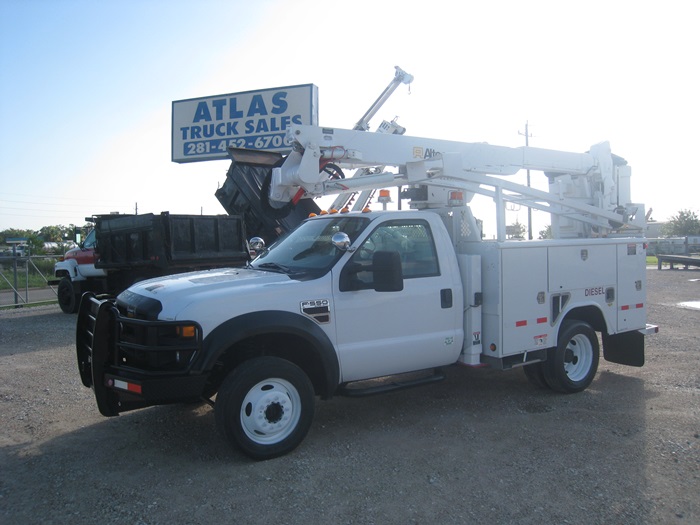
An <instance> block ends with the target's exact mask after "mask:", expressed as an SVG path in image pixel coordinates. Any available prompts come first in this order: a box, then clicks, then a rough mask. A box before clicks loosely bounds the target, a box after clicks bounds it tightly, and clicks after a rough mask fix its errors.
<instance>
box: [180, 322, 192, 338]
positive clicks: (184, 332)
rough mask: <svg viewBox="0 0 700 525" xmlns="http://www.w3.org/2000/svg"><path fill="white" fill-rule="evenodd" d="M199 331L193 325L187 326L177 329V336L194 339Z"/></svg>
mask: <svg viewBox="0 0 700 525" xmlns="http://www.w3.org/2000/svg"><path fill="white" fill-rule="evenodd" d="M196 333H197V330H196V329H195V327H194V326H193V325H185V326H178V327H177V335H178V336H179V337H194V336H195V334H196Z"/></svg>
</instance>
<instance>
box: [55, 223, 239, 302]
mask: <svg viewBox="0 0 700 525" xmlns="http://www.w3.org/2000/svg"><path fill="white" fill-rule="evenodd" d="M86 220H87V221H89V222H92V223H93V224H94V227H93V228H92V230H90V232H89V233H88V235H87V236H86V238H85V240H84V241H83V242H81V243H80V244H79V246H78V247H76V248H74V249H72V250H69V251H68V252H66V254H65V255H64V256H63V257H62V258H61V260H59V261H58V262H57V263H56V264H55V266H54V279H52V280H50V281H49V284H51V285H54V286H56V285H57V286H58V290H57V295H58V304H59V305H60V307H61V310H63V311H64V312H65V313H75V312H77V309H78V305H79V304H80V296H81V295H82V294H83V293H84V292H86V291H91V292H94V293H97V294H110V295H113V296H116V295H117V294H118V293H119V292H121V291H123V290H125V289H126V288H128V287H129V286H130V285H131V284H133V283H135V282H138V281H142V280H145V279H150V278H152V277H160V276H163V275H170V274H174V273H183V272H187V271H193V270H202V269H210V268H220V267H226V266H241V265H243V264H245V263H246V262H247V261H248V260H249V259H250V254H249V251H248V246H247V241H246V230H245V224H244V222H243V220H242V219H241V218H240V217H239V216H226V215H174V214H172V215H171V214H170V213H168V212H163V213H160V214H158V215H156V214H152V213H146V214H140V215H95V216H92V217H89V218H87V219H86Z"/></svg>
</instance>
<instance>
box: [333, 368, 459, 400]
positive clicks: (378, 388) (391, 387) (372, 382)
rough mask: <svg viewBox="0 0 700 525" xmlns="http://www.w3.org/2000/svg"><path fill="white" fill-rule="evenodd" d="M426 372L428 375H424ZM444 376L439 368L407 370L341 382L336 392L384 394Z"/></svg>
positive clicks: (427, 383) (427, 382) (359, 394)
mask: <svg viewBox="0 0 700 525" xmlns="http://www.w3.org/2000/svg"><path fill="white" fill-rule="evenodd" d="M426 372H427V374H428V375H426ZM446 377H447V376H446V375H445V373H444V372H443V371H442V369H440V368H435V369H434V370H428V371H423V372H408V373H406V374H398V375H393V376H385V377H378V378H377V379H367V380H364V381H354V382H351V383H343V384H342V385H340V387H338V392H337V394H338V395H340V396H347V397H364V396H373V395H375V394H385V393H387V392H394V391H395V390H403V389H405V388H413V387H414V386H421V385H429V384H432V383H438V382H440V381H442V380H443V379H445V378H446Z"/></svg>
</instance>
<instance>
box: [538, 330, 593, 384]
mask: <svg viewBox="0 0 700 525" xmlns="http://www.w3.org/2000/svg"><path fill="white" fill-rule="evenodd" d="M599 358H600V345H599V344H598V336H597V335H596V333H595V330H593V328H592V327H591V326H590V325H589V324H588V323H584V322H583V321H573V320H572V321H564V322H563V323H562V326H561V329H560V331H559V343H558V345H557V347H556V348H551V349H550V350H549V353H548V356H547V361H545V363H544V366H543V370H544V378H545V380H546V382H547V384H548V385H549V387H550V388H551V389H552V390H556V391H558V392H563V393H565V394H573V393H576V392H581V391H582V390H585V389H586V388H588V386H589V385H590V384H591V382H592V381H593V378H594V377H595V374H596V372H597V371H598V361H599Z"/></svg>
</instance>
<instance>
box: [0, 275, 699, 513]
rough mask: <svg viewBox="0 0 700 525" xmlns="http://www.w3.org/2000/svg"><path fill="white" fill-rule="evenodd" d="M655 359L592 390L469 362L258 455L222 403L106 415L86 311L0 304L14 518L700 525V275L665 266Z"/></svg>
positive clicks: (4, 447)
mask: <svg viewBox="0 0 700 525" xmlns="http://www.w3.org/2000/svg"><path fill="white" fill-rule="evenodd" d="M648 277H649V304H650V308H649V321H650V322H654V323H656V324H659V325H660V327H661V332H660V333H659V334H658V335H655V336H650V337H648V338H647V364H646V366H644V367H643V368H639V369H637V368H628V367H622V366H618V365H613V364H610V363H607V362H605V361H602V360H601V366H600V369H599V373H598V376H597V378H596V380H595V381H594V383H593V385H592V386H591V387H590V388H589V389H588V390H586V391H585V392H583V393H581V394H576V395H570V396H565V395H559V394H554V393H552V392H550V391H545V390H537V389H535V388H534V387H532V386H531V385H530V384H529V383H528V382H527V381H526V379H525V376H524V375H523V373H522V371H520V370H515V371H510V372H499V371H493V370H483V369H482V370H475V369H470V368H463V367H459V368H457V367H455V368H453V369H450V370H448V379H447V380H446V381H444V382H442V383H439V384H437V385H433V386H426V387H421V388H417V389H413V390H407V391H403V392H395V393H392V394H388V395H384V396H381V397H371V398H365V399H359V400H358V399H348V398H336V399H333V400H331V401H329V402H319V403H318V404H317V412H316V418H315V422H314V425H313V427H312V429H311V432H310V433H309V436H308V437H307V438H306V440H305V441H304V443H302V445H301V446H300V447H299V448H298V449H297V450H296V451H295V452H293V453H292V454H290V455H288V456H285V457H282V458H279V459H275V460H271V461H267V462H260V463H255V462H252V461H250V460H248V459H247V458H246V457H245V456H243V455H242V454H240V453H239V452H237V451H235V450H232V449H230V448H229V447H228V446H227V444H226V443H225V442H224V440H223V439H222V438H221V437H220V436H219V435H218V434H217V433H216V431H215V424H214V417H213V411H212V410H211V409H210V408H209V407H208V406H207V405H204V404H203V405H197V406H172V407H154V408H149V409H145V410H141V411H136V412H133V413H129V414H126V415H122V416H120V417H118V418H111V419H106V418H103V417H102V416H100V414H99V413H98V411H97V408H96V406H95V403H94V399H93V397H92V394H91V391H90V390H88V389H86V388H84V387H83V386H82V385H81V384H80V381H79V378H78V373H77V370H76V366H75V362H74V361H75V359H74V349H73V335H74V334H73V331H74V323H75V317H74V316H68V315H65V314H63V313H61V312H60V310H59V309H58V307H57V306H56V307H53V306H52V307H38V308H32V309H20V310H12V311H4V312H0V421H1V422H2V423H1V424H2V430H1V431H0V522H2V523H7V524H10V523H13V524H14V523H22V524H32V523H37V524H39V523H41V524H43V525H48V524H53V523H56V524H58V523H61V524H63V523H71V524H95V523H109V524H133V525H142V524H148V525H155V524H166V523H167V524H172V523H176V524H179V523H187V524H199V523H201V524H209V523H216V522H220V523H280V524H287V523H300V524H317V523H338V524H372V523H376V524H393V523H396V524H409V523H440V524H445V523H488V524H494V523H532V524H538V525H539V524H542V523H562V524H563V523H568V524H597V523H600V524H625V523H659V524H673V523H679V524H692V523H700V350H699V347H700V343H699V337H700V310H695V309H688V308H681V307H678V306H677V303H679V302H681V301H698V300H700V272H694V271H670V270H665V271H661V272H659V271H657V270H649V272H648Z"/></svg>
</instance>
